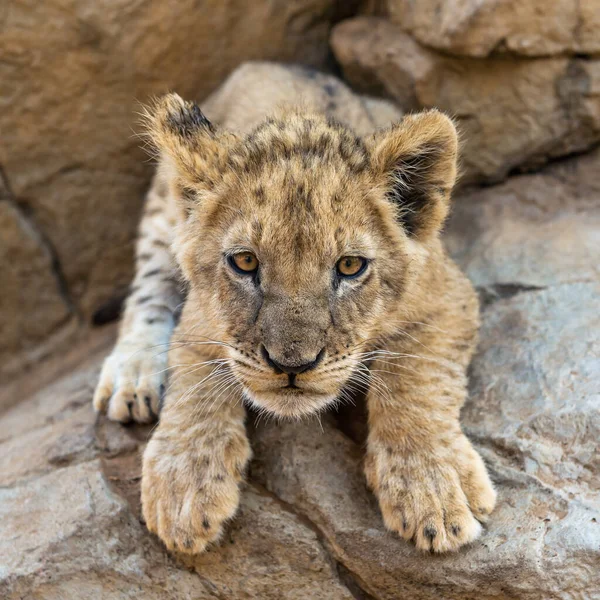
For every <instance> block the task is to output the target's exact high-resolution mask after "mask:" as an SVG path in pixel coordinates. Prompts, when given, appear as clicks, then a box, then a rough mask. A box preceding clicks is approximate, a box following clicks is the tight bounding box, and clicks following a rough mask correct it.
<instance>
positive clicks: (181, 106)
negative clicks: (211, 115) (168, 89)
mask: <svg viewBox="0 0 600 600" xmlns="http://www.w3.org/2000/svg"><path fill="white" fill-rule="evenodd" d="M161 104H162V105H163V106H164V107H165V109H166V116H167V119H166V121H167V124H168V126H169V128H170V129H172V130H175V131H176V132H177V133H178V134H179V135H182V136H189V135H192V134H193V133H195V132H197V131H199V130H201V129H205V130H208V131H210V132H212V131H214V127H213V125H212V123H211V122H210V121H209V120H208V119H207V118H206V116H205V115H204V113H203V112H202V110H200V107H199V106H198V105H197V104H196V103H195V102H188V101H184V100H183V99H182V98H181V97H180V96H178V95H177V94H168V95H167V96H165V98H164V99H163V101H162V102H161Z"/></svg>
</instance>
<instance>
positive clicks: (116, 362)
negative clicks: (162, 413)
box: [93, 339, 168, 423]
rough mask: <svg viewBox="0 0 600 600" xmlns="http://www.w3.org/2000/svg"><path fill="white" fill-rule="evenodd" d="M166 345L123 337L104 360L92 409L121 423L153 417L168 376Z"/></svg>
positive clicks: (156, 411) (153, 418)
mask: <svg viewBox="0 0 600 600" xmlns="http://www.w3.org/2000/svg"><path fill="white" fill-rule="evenodd" d="M167 348H168V346H167V345H165V344H161V345H156V344H153V343H152V342H150V341H147V340H146V341H144V340H139V339H133V340H128V339H125V340H123V341H121V342H119V344H117V346H116V347H115V349H114V350H113V351H112V353H111V354H110V356H108V358H107V359H106V360H105V361H104V364H103V366H102V371H101V373H100V379H99V381H98V385H97V386H96V391H95V393H94V400H93V403H94V409H95V410H96V411H97V412H106V414H107V416H108V418H109V419H111V420H112V421H119V422H121V423H129V422H131V421H136V422H137V423H150V422H151V421H154V420H156V418H157V417H158V412H159V409H160V400H161V397H162V394H163V392H164V385H165V381H166V377H167V365H168V352H167Z"/></svg>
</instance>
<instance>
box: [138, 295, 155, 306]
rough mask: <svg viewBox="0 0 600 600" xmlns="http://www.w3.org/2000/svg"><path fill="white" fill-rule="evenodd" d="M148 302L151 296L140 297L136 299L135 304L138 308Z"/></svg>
mask: <svg viewBox="0 0 600 600" xmlns="http://www.w3.org/2000/svg"><path fill="white" fill-rule="evenodd" d="M149 300H152V296H141V297H140V298H138V299H137V302H136V304H137V305H138V306H139V305H140V304H145V303H146V302H148V301H149Z"/></svg>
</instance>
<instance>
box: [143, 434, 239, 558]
mask: <svg viewBox="0 0 600 600" xmlns="http://www.w3.org/2000/svg"><path fill="white" fill-rule="evenodd" d="M199 445H200V444H198V440H196V443H194V444H186V443H185V442H182V440H181V439H170V438H169V437H167V436H165V437H163V436H162V435H161V432H160V429H159V430H158V433H157V435H156V436H154V437H153V438H152V440H151V441H150V442H149V443H148V446H147V447H146V451H145V452H144V460H143V474H142V512H143V515H144V519H145V521H146V526H147V527H148V529H149V530H150V531H151V532H152V533H155V534H156V535H158V537H159V538H160V539H161V540H162V541H163V543H164V544H165V546H166V547H167V548H168V549H169V550H176V551H179V552H184V553H187V554H199V553H201V552H203V551H204V550H205V549H206V547H207V546H208V544H210V543H211V542H215V541H217V540H218V539H219V537H220V535H221V533H222V531H223V524H224V523H225V521H227V520H228V519H230V518H231V517H233V515H234V514H235V512H236V510H237V508H238V505H239V501H240V491H239V484H240V482H241V478H242V472H243V469H244V466H245V464H246V463H247V461H248V459H249V458H250V447H249V444H248V441H247V440H246V439H245V437H243V438H242V437H240V436H238V437H234V438H232V439H231V440H229V441H228V442H226V443H225V445H224V446H223V448H222V450H220V451H219V450H218V451H217V452H216V453H215V451H214V448H213V449H212V450H211V449H209V448H208V447H207V446H204V447H200V448H199Z"/></svg>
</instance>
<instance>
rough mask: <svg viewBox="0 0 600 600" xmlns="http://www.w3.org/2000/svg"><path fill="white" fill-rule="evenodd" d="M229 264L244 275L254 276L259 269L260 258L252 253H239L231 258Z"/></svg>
mask: <svg viewBox="0 0 600 600" xmlns="http://www.w3.org/2000/svg"><path fill="white" fill-rule="evenodd" d="M229 264H230V265H231V267H232V268H233V270H234V271H237V272H238V273H241V274H242V275H252V274H253V273H256V270H257V269H258V258H256V256H254V254H252V252H239V253H238V254H232V255H231V256H230V257H229Z"/></svg>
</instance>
